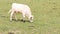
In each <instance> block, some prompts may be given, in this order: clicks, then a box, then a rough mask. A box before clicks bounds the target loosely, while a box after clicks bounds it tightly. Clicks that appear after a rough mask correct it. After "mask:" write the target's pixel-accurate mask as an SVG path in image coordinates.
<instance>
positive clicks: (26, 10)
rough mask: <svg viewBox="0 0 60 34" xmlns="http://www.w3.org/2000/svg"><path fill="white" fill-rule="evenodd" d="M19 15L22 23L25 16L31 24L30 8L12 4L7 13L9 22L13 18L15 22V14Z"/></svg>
mask: <svg viewBox="0 0 60 34" xmlns="http://www.w3.org/2000/svg"><path fill="white" fill-rule="evenodd" d="M18 12H19V13H21V14H22V18H23V21H25V17H26V16H27V17H28V19H29V21H30V22H33V15H32V14H31V10H30V7H29V6H28V5H25V4H18V3H13V4H12V7H11V9H10V11H9V13H10V21H12V19H13V17H15V19H16V20H17V18H16V16H15V13H18Z"/></svg>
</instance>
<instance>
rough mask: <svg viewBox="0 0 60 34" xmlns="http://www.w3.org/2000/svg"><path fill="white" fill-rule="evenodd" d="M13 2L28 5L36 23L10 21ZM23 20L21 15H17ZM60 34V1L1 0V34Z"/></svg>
mask: <svg viewBox="0 0 60 34" xmlns="http://www.w3.org/2000/svg"><path fill="white" fill-rule="evenodd" d="M13 2H16V3H22V4H27V5H28V6H30V8H31V12H32V14H33V15H34V22H33V23H29V22H25V23H24V22H22V21H12V22H10V21H9V16H10V15H9V14H8V11H9V9H10V8H11V4H12V3H13ZM16 16H17V18H18V19H21V18H22V17H21V14H17V15H16ZM9 32H13V33H15V34H60V0H0V34H8V33H9Z"/></svg>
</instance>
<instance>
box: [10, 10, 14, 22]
mask: <svg viewBox="0 0 60 34" xmlns="http://www.w3.org/2000/svg"><path fill="white" fill-rule="evenodd" d="M13 15H14V11H13V12H11V14H10V21H12V18H13Z"/></svg>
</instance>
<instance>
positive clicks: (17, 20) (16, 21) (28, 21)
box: [13, 19, 30, 23]
mask: <svg viewBox="0 0 60 34" xmlns="http://www.w3.org/2000/svg"><path fill="white" fill-rule="evenodd" d="M13 21H16V22H19V21H21V22H24V23H25V22H30V21H29V20H23V19H17V20H16V19H13Z"/></svg>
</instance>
